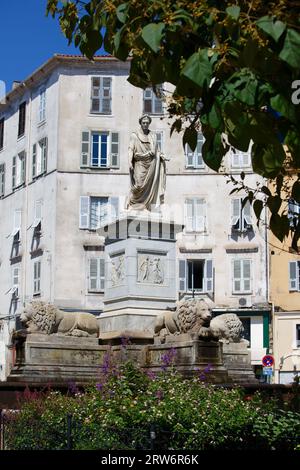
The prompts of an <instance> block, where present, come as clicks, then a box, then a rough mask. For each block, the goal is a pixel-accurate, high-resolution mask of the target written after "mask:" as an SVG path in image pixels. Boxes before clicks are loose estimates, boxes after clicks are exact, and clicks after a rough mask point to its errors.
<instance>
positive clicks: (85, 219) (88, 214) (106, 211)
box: [79, 196, 119, 230]
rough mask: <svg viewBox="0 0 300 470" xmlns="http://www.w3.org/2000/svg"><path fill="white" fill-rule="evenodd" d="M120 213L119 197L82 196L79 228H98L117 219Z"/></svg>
mask: <svg viewBox="0 0 300 470" xmlns="http://www.w3.org/2000/svg"><path fill="white" fill-rule="evenodd" d="M118 213H119V198H118V197H110V198H108V197H90V196H81V198H80V213H79V228H82V229H90V230H96V229H97V228H98V227H99V226H100V225H102V224H105V223H108V222H109V221H110V220H113V219H115V218H116V217H117V215H118Z"/></svg>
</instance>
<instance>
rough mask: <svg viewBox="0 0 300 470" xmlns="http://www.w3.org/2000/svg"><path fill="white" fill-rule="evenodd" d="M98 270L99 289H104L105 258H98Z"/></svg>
mask: <svg viewBox="0 0 300 470" xmlns="http://www.w3.org/2000/svg"><path fill="white" fill-rule="evenodd" d="M99 265H100V266H99V271H100V290H102V291H103V290H104V289H105V259H104V258H99Z"/></svg>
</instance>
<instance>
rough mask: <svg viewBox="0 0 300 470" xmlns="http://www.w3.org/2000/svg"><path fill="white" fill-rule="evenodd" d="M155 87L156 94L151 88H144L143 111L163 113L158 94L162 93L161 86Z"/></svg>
mask: <svg viewBox="0 0 300 470" xmlns="http://www.w3.org/2000/svg"><path fill="white" fill-rule="evenodd" d="M156 89H157V95H156V94H155V92H154V90H153V89H152V88H146V89H145V90H144V97H143V101H144V113H148V114H163V102H162V99H161V98H160V96H159V95H160V94H161V93H162V87H161V86H160V87H156Z"/></svg>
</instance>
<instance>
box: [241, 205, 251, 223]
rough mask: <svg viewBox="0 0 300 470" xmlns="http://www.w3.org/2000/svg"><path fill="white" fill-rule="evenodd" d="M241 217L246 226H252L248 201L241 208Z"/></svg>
mask: <svg viewBox="0 0 300 470" xmlns="http://www.w3.org/2000/svg"><path fill="white" fill-rule="evenodd" d="M243 217H244V219H245V222H246V225H248V226H249V225H250V226H251V225H252V218H251V204H250V202H249V201H247V202H246V204H245V205H244V207H243Z"/></svg>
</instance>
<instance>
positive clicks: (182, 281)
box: [179, 259, 186, 292]
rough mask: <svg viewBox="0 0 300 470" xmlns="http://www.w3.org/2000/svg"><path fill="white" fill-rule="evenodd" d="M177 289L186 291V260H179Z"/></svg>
mask: <svg viewBox="0 0 300 470" xmlns="http://www.w3.org/2000/svg"><path fill="white" fill-rule="evenodd" d="M179 291H180V292H186V260H185V259H180V260H179Z"/></svg>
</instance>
